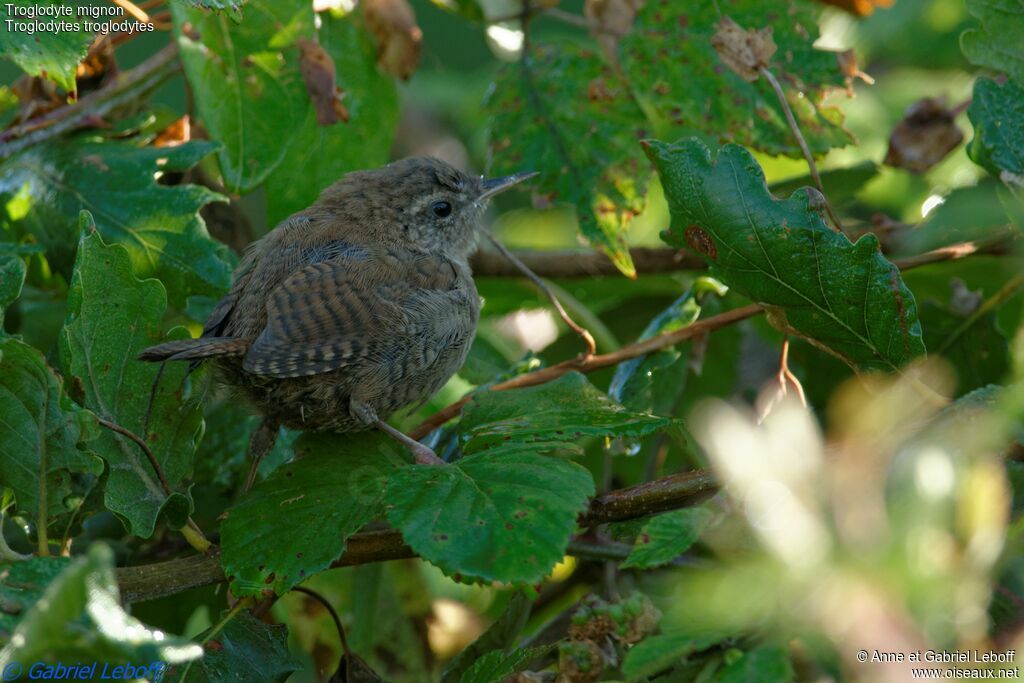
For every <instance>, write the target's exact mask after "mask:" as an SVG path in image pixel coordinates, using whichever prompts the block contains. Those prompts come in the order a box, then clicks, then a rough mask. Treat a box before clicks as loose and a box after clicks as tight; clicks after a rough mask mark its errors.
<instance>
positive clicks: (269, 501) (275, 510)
mask: <svg viewBox="0 0 1024 683" xmlns="http://www.w3.org/2000/svg"><path fill="white" fill-rule="evenodd" d="M295 449H296V453H297V454H301V457H300V458H298V459H296V460H295V461H294V462H291V463H288V464H287V465H283V466H281V467H280V468H278V469H277V470H276V471H274V473H273V474H271V475H270V476H269V477H267V478H266V479H265V480H263V481H262V482H260V483H259V484H257V485H256V486H255V487H254V488H253V489H252V491H250V492H249V493H248V494H246V496H245V497H244V498H242V500H241V501H240V502H239V503H238V504H237V505H235V506H234V507H233V508H231V509H230V510H229V511H228V512H227V518H226V519H225V520H224V522H223V524H222V525H221V543H222V554H221V561H222V563H223V564H224V572H225V573H226V574H227V575H228V577H230V578H231V586H232V591H234V593H235V595H253V594H259V593H262V592H264V591H272V592H275V593H277V594H278V595H281V594H283V593H284V592H285V591H287V590H288V589H289V588H291V587H292V586H294V585H295V584H297V583H300V582H302V581H303V580H305V579H306V578H307V577H309V576H311V575H312V574H314V573H316V572H318V571H321V570H323V569H325V568H326V567H327V566H328V565H329V564H330V563H331V562H333V561H334V560H336V559H338V558H339V557H341V555H342V553H343V551H344V550H345V542H346V541H347V540H348V537H349V536H351V535H352V534H354V533H355V532H356V531H358V530H359V529H360V528H361V527H362V526H363V525H365V524H366V523H367V522H369V521H370V520H372V519H373V518H374V517H376V516H378V515H379V514H380V513H381V506H382V503H383V501H384V482H385V480H386V479H387V478H388V477H389V476H390V475H391V474H393V473H395V472H397V471H399V468H400V467H401V465H402V464H403V463H405V462H406V461H407V460H408V457H407V454H406V453H405V452H404V451H403V450H402V448H401V446H398V445H397V444H396V443H395V442H394V441H392V440H391V439H389V438H388V437H386V436H384V435H383V434H381V433H379V432H368V433H364V434H345V435H337V434H309V435H306V436H304V437H302V438H301V439H300V440H299V441H297V442H296V444H295ZM324 529H329V530H330V533H329V534H326V535H325V533H324Z"/></svg>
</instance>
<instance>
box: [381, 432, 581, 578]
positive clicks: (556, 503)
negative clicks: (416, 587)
mask: <svg viewBox="0 0 1024 683" xmlns="http://www.w3.org/2000/svg"><path fill="white" fill-rule="evenodd" d="M592 495H594V481H593V479H592V478H591V476H590V473H589V472H588V471H587V470H585V469H584V468H582V467H580V466H579V465H577V464H575V463H572V462H568V461H566V460H561V459H559V458H556V457H550V456H543V455H537V454H535V453H528V452H524V451H522V450H518V449H516V448H515V447H514V446H513V447H512V448H508V447H498V448H494V449H492V450H489V451H488V452H486V453H478V454H476V455H470V456H467V457H464V458H462V459H460V460H457V461H456V462H455V463H453V464H447V465H438V466H426V465H415V466H411V467H403V468H401V469H399V470H396V471H395V472H393V473H392V474H391V475H390V476H389V477H388V483H387V494H386V496H387V497H386V500H387V502H388V509H387V518H388V521H389V522H391V524H392V525H394V526H395V527H396V528H397V529H399V530H400V531H401V532H402V537H403V538H404V539H405V542H406V543H408V544H409V545H410V546H411V547H412V548H413V550H415V551H416V552H417V553H419V554H420V556H422V557H423V558H424V559H426V560H428V561H429V562H431V563H432V564H435V565H437V566H438V567H440V568H441V569H442V570H443V571H444V572H445V573H446V574H448V575H449V576H459V575H461V576H463V577H466V578H472V579H478V580H483V581H503V582H508V583H516V584H531V583H535V582H537V581H539V580H541V579H542V578H543V577H544V576H546V575H547V574H548V573H549V572H550V571H551V569H552V567H554V566H555V564H557V563H558V561H559V560H561V559H562V557H563V556H564V555H565V549H566V547H567V546H568V544H569V537H570V536H571V535H572V532H573V530H574V529H575V528H576V517H577V516H578V515H579V514H580V513H581V512H582V511H583V510H584V509H585V507H586V504H587V499H588V497H590V496H592ZM456 511H457V512H456Z"/></svg>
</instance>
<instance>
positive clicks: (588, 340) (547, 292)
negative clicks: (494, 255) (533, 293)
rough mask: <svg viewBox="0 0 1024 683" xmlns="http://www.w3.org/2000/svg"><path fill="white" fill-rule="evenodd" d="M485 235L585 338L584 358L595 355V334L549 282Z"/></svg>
mask: <svg viewBox="0 0 1024 683" xmlns="http://www.w3.org/2000/svg"><path fill="white" fill-rule="evenodd" d="M484 235H486V236H487V239H489V240H490V241H491V244H493V245H494V247H495V248H496V249H497V250H498V252H499V253H501V255H502V256H504V257H505V258H506V259H508V261H509V262H510V263H511V264H512V265H514V266H515V267H516V268H517V269H518V270H519V271H520V272H521V273H522V274H523V275H525V276H526V277H527V278H528V279H529V280H530V282H532V283H533V284H534V285H536V287H537V289H539V290H540V291H541V292H543V294H544V296H546V297H547V298H548V300H549V301H550V302H551V305H552V306H554V307H555V311H557V312H558V317H560V318H561V319H562V322H564V323H565V324H566V325H568V326H569V329H571V330H572V331H573V332H575V333H576V334H577V335H579V336H580V338H582V339H583V344H584V345H585V346H586V347H587V350H586V351H585V352H584V354H583V358H589V357H591V356H593V355H594V354H595V353H597V343H596V342H595V341H594V336H593V335H592V334H590V331H589V330H587V329H586V328H585V327H582V326H581V325H579V324H577V323H576V321H575V320H573V319H572V317H570V315H569V314H568V313H566V311H565V308H564V307H563V306H562V302H561V301H559V300H558V297H557V296H555V293H554V292H552V291H551V288H549V287H548V286H547V284H546V283H545V282H544V281H543V280H541V279H540V277H538V276H537V274H536V273H534V272H533V271H532V270H530V268H529V266H527V265H526V264H525V263H523V262H522V261H520V260H519V259H518V258H517V257H516V255H515V254H513V253H512V252H511V251H509V250H508V249H507V248H505V245H504V244H502V243H501V242H500V241H499V240H498V238H496V237H495V236H494V235H492V234H491V233H490V231H488V230H484Z"/></svg>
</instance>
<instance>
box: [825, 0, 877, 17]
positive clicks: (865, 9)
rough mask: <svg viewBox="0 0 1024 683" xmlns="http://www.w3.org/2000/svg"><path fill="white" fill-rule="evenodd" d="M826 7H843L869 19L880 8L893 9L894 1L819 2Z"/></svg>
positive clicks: (829, 0)
mask: <svg viewBox="0 0 1024 683" xmlns="http://www.w3.org/2000/svg"><path fill="white" fill-rule="evenodd" d="M819 1H820V2H824V3H825V4H826V5H835V6H836V7H841V8H842V9H844V10H846V11H847V12H849V13H850V14H856V15H857V16H858V17H867V16H870V15H872V14H874V12H875V10H876V9H878V8H879V7H892V3H893V2H894V0H819Z"/></svg>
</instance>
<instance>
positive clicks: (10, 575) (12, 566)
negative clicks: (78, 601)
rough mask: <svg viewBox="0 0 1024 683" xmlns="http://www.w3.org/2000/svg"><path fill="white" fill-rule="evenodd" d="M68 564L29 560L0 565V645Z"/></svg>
mask: <svg viewBox="0 0 1024 683" xmlns="http://www.w3.org/2000/svg"><path fill="white" fill-rule="evenodd" d="M70 562H71V560H70V559H69V558H66V557H30V558H29V559H27V560H20V561H17V562H6V563H3V564H0V642H6V641H8V640H10V638H11V632H12V631H14V627H15V626H17V625H18V622H20V621H21V618H22V617H23V616H25V614H26V613H28V610H29V609H31V607H32V605H34V604H36V602H37V601H38V600H39V598H41V597H42V595H43V592H45V591H46V587H47V586H48V585H49V584H50V582H51V581H53V579H54V578H55V577H56V576H57V575H58V574H60V573H61V572H62V571H64V569H65V568H66V567H67V566H68V564H69V563H70Z"/></svg>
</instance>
